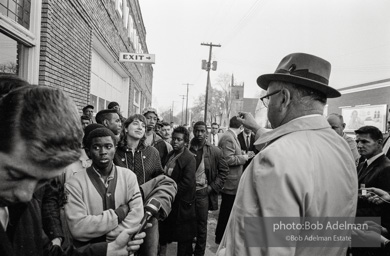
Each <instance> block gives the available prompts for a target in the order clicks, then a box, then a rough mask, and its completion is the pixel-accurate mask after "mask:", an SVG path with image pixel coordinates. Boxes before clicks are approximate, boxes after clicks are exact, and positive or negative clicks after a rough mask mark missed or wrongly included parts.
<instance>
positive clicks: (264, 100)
mask: <svg viewBox="0 0 390 256" xmlns="http://www.w3.org/2000/svg"><path fill="white" fill-rule="evenodd" d="M281 91H282V90H276V91H274V92H271V93H270V94H267V95H265V96H263V97H261V98H260V100H261V102H263V105H264V107H266V108H268V103H269V98H270V97H271V96H272V95H275V94H278V93H279V92H281Z"/></svg>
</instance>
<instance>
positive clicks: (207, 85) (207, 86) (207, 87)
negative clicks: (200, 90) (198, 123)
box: [200, 43, 221, 124]
mask: <svg viewBox="0 0 390 256" xmlns="http://www.w3.org/2000/svg"><path fill="white" fill-rule="evenodd" d="M200 45H204V46H209V47H210V51H209V61H208V62H207V69H206V70H207V84H206V99H205V103H206V104H205V108H204V122H205V123H206V124H207V102H208V98H209V86H210V67H211V52H212V49H213V46H214V47H221V45H220V44H213V43H209V44H206V43H201V44H200ZM215 69H216V68H215ZM215 69H214V68H213V70H215Z"/></svg>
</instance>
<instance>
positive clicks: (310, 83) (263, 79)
mask: <svg viewBox="0 0 390 256" xmlns="http://www.w3.org/2000/svg"><path fill="white" fill-rule="evenodd" d="M271 81H282V82H290V83H293V84H297V85H302V86H305V87H309V88H311V89H313V90H316V91H319V92H322V93H323V94H325V96H326V97H327V98H337V97H340V96H341V93H340V92H339V91H337V90H336V89H333V88H332V87H330V86H328V85H326V84H323V83H320V82H317V81H314V80H311V79H307V78H302V77H299V76H294V75H290V74H266V75H261V76H259V77H258V78H257V84H258V85H259V86H260V88H262V89H264V90H267V89H268V86H269V83H270V82H271Z"/></svg>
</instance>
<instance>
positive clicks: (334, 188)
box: [218, 115, 358, 256]
mask: <svg viewBox="0 0 390 256" xmlns="http://www.w3.org/2000/svg"><path fill="white" fill-rule="evenodd" d="M263 143H267V144H266V146H265V148H263V149H262V151H260V152H259V153H258V154H257V155H256V156H255V158H254V159H253V160H252V162H251V163H250V164H249V166H248V167H247V169H246V170H245V172H244V174H243V176H242V178H241V181H240V184H239V187H238V191H237V195H236V199H235V202H234V206H233V209H232V212H231V214H230V218H229V222H228V225H227V227H226V231H225V234H224V237H223V239H222V242H221V244H220V247H219V249H218V255H226V256H235V255H246V256H259V255H346V248H345V247H325V246H323V247H307V246H306V247H305V246H299V244H298V243H299V242H296V243H297V244H296V245H293V246H292V247H249V246H247V242H248V235H249V237H250V236H251V237H267V238H270V237H271V235H273V234H271V233H270V232H272V230H266V229H261V230H255V231H254V233H250V232H249V233H248V230H250V228H249V227H246V226H245V219H247V218H246V217H254V219H253V222H252V224H253V225H252V226H254V225H256V224H258V223H257V222H261V221H266V220H265V219H264V218H265V217H354V216H355V214H356V205H357V192H358V182H357V173H356V167H355V161H354V159H353V156H352V153H351V150H350V149H349V146H348V144H347V142H346V141H345V140H344V139H343V138H342V137H341V136H339V135H338V134H336V133H335V132H334V131H333V130H332V129H331V127H330V126H329V124H328V122H327V121H326V119H325V117H323V116H320V115H310V116H306V117H300V118H297V119H294V120H291V121H290V122H288V123H286V124H284V125H282V126H280V127H278V128H276V129H274V130H271V131H269V132H267V133H265V134H263V135H262V136H261V137H260V139H258V140H257V141H256V142H255V144H263ZM247 220H248V219H247ZM346 246H347V245H346Z"/></svg>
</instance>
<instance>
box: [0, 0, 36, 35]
mask: <svg viewBox="0 0 390 256" xmlns="http://www.w3.org/2000/svg"><path fill="white" fill-rule="evenodd" d="M30 12H31V1H30V0H0V14H1V15H4V16H7V17H9V18H10V19H12V20H14V21H16V22H17V23H18V24H20V25H22V26H23V27H25V28H27V29H30Z"/></svg>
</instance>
